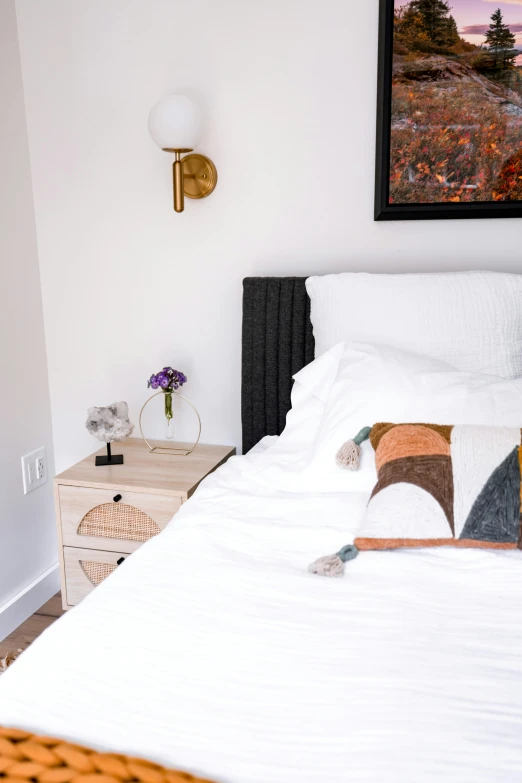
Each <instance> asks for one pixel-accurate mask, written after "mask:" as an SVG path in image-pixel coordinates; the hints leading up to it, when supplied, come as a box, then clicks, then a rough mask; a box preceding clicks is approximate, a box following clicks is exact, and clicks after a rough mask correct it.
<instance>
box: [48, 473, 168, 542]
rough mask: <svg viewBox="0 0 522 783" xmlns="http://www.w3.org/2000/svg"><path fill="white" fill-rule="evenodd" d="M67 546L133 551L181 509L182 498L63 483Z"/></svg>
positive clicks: (62, 516)
mask: <svg viewBox="0 0 522 783" xmlns="http://www.w3.org/2000/svg"><path fill="white" fill-rule="evenodd" d="M58 499H59V503H60V519H61V525H62V541H63V544H64V546H75V547H82V548H84V547H88V548H91V549H102V550H110V551H114V552H120V551H121V550H123V551H126V552H133V551H134V550H135V549H138V547H139V546H141V544H143V542H144V541H148V539H149V538H152V537H153V536H156V535H158V533H160V532H161V531H162V530H163V528H164V527H166V526H167V524H168V523H169V522H170V520H171V519H172V517H173V516H174V514H176V512H177V511H179V509H180V506H181V498H178V497H173V496H171V495H153V494H148V493H141V492H125V491H121V492H117V491H116V490H112V489H93V488H91V487H73V486H67V485H59V487H58Z"/></svg>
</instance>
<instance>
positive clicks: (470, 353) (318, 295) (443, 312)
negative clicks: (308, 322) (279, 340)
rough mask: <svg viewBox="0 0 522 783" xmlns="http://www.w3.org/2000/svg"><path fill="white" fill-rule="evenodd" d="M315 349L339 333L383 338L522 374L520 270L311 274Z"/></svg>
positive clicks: (462, 363) (461, 365) (464, 364)
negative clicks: (507, 271)
mask: <svg viewBox="0 0 522 783" xmlns="http://www.w3.org/2000/svg"><path fill="white" fill-rule="evenodd" d="M306 288H307V291H308V294H309V296H310V299H311V319H312V324H313V328H314V337H315V355H316V356H321V354H322V353H324V352H325V351H327V350H328V349H329V348H331V347H332V346H334V345H336V344H337V343H338V342H340V341H341V340H349V341H357V342H365V343H384V344H386V345H393V346H396V347H398V348H403V349H404V350H408V351H412V352H413V353H419V354H423V355H425V356H431V357H433V358H435V359H441V360H442V361H446V362H449V364H451V365H452V366H453V367H456V368H457V369H459V370H466V371H469V372H482V373H488V374H491V375H496V376H498V377H500V378H520V377H521V376H522V275H510V274H502V273H497V272H455V273H445V274H405V275H375V274H366V273H346V274H338V275H326V276H324V277H309V278H308V280H307V281H306Z"/></svg>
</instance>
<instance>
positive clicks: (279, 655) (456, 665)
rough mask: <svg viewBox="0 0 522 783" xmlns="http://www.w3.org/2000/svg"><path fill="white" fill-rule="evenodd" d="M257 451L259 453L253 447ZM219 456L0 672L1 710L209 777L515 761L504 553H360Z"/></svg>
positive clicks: (355, 773) (338, 779)
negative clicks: (136, 543) (151, 534)
mask: <svg viewBox="0 0 522 783" xmlns="http://www.w3.org/2000/svg"><path fill="white" fill-rule="evenodd" d="M257 453H259V451H258V452H257ZM255 458H256V455H255V454H254V455H252V454H251V455H249V456H248V457H242V458H235V459H233V460H231V461H230V462H229V463H228V464H227V465H226V466H224V467H223V468H222V469H221V470H219V471H218V472H217V473H216V474H214V475H213V476H211V477H209V478H208V479H207V480H206V481H205V482H204V484H203V485H202V486H201V487H200V489H199V490H198V492H197V493H196V495H195V496H194V497H193V499H192V500H191V501H190V502H189V503H188V504H187V505H186V506H185V507H184V508H183V509H182V510H181V512H180V513H179V514H178V515H177V516H176V517H175V519H174V521H173V522H172V524H171V525H170V526H169V527H168V528H167V529H166V530H165V531H164V532H163V533H162V534H161V535H160V536H158V537H157V538H155V539H153V540H152V541H150V542H149V543H148V544H146V545H145V546H143V547H142V548H141V549H140V550H139V551H138V552H137V553H136V554H135V555H133V556H132V558H130V559H129V560H128V561H126V562H125V563H124V564H123V565H122V566H121V567H120V568H119V569H118V570H117V571H116V572H115V574H114V575H113V576H111V577H109V579H107V580H106V581H105V582H104V583H103V584H102V585H101V586H100V587H99V588H98V589H97V590H95V591H94V592H93V593H92V594H91V595H90V596H89V597H88V598H87V599H85V600H84V601H83V603H82V604H81V605H80V606H78V607H77V608H76V609H74V610H72V611H71V612H70V613H69V614H67V615H66V616H65V617H64V618H63V619H61V620H59V621H58V622H56V623H55V624H54V625H53V626H52V627H51V628H50V629H49V630H47V631H46V632H45V633H44V634H43V635H42V636H41V637H40V638H39V639H38V640H37V641H36V642H35V643H34V644H33V645H32V647H30V648H29V649H28V650H27V651H26V652H25V653H24V654H23V656H22V657H21V658H20V659H19V661H17V662H16V663H15V664H14V666H13V667H11V669H9V670H8V671H7V672H6V674H5V675H3V676H2V677H0V724H3V725H14V726H18V727H21V728H28V729H31V730H35V731H38V732H41V733H45V734H55V735H58V736H62V737H64V738H66V739H69V740H73V741H77V742H79V743H84V744H88V745H93V746H95V747H99V748H100V749H108V750H118V751H120V752H125V753H130V754H135V755H140V756H144V757H147V758H149V759H152V760H157V761H159V762H162V763H164V764H167V765H171V766H176V767H181V768H186V769H188V770H190V771H193V772H198V773H200V774H204V775H207V776H209V777H211V778H214V779H216V780H218V781H223V783H312V782H313V783H323V781H328V783H359V781H361V782H362V781H365V782H366V783H367V782H368V781H370V782H372V783H431V782H432V781H433V783H435V781H436V782H437V783H440V781H444V782H445V783H514V782H515V781H519V780H521V779H522V624H521V622H520V614H521V607H522V554H520V553H519V552H504V553H502V552H484V551H465V550H441V549H437V550H426V551H406V550H403V551H396V552H391V553H388V552H368V553H362V554H361V555H360V556H359V557H358V558H357V560H355V561H352V562H351V563H349V564H348V565H347V568H346V576H345V578H344V579H338V580H336V579H322V578H319V577H315V576H311V575H309V574H307V572H306V566H307V564H308V563H309V562H310V561H311V560H313V559H315V558H316V557H317V556H318V555H321V554H327V553H329V552H333V551H335V550H336V549H338V548H339V547H340V546H342V545H343V544H346V543H348V542H349V541H350V539H351V535H352V534H353V530H354V528H355V526H356V524H357V523H358V521H359V519H360V516H361V514H362V512H363V510H364V503H365V497H364V496H362V495H353V494H344V495H319V496H305V495H300V494H296V495H292V494H289V493H282V492H273V491H271V490H270V489H268V488H266V487H265V488H263V487H261V486H259V485H256V484H254V483H253V482H249V480H248V479H247V478H246V477H244V476H243V475H241V471H242V470H243V469H244V467H245V464H246V463H245V460H250V461H253V460H255Z"/></svg>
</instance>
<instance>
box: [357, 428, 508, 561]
mask: <svg viewBox="0 0 522 783" xmlns="http://www.w3.org/2000/svg"><path fill="white" fill-rule="evenodd" d="M370 441H371V443H372V445H373V448H374V449H375V459H376V467H377V475H378V481H377V484H376V486H375V488H374V490H373V493H372V496H371V499H370V502H369V504H368V508H367V512H366V517H365V520H364V522H363V525H362V528H361V529H360V531H359V535H358V537H357V538H356V539H355V541H354V544H355V546H356V547H357V548H358V549H360V550H364V549H396V548H398V547H419V546H420V547H428V546H457V547H483V548H485V549H516V548H517V547H518V548H519V549H522V532H521V480H520V476H521V460H522V449H521V431H520V429H518V428H501V427H498V428H497V427H482V426H475V427H470V426H439V425H436V424H376V425H375V426H374V427H373V428H372V430H371V433H370Z"/></svg>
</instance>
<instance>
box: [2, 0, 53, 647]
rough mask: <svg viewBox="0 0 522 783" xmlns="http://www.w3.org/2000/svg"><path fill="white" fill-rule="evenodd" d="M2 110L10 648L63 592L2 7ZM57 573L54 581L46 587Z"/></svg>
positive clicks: (13, 52) (21, 153) (27, 210)
mask: <svg viewBox="0 0 522 783" xmlns="http://www.w3.org/2000/svg"><path fill="white" fill-rule="evenodd" d="M0 105H1V106H2V122H1V123H0V172H1V176H0V387H1V389H2V395H1V399H2V423H1V430H0V476H1V481H0V639H1V638H3V637H4V636H5V635H7V634H8V633H10V631H11V630H13V628H15V627H16V626H17V625H18V624H19V623H20V622H22V621H23V620H25V618H26V616H28V615H29V614H31V613H32V612H33V611H35V609H36V608H37V607H38V606H40V605H41V604H42V603H44V601H46V600H47V599H48V598H50V596H51V595H52V593H53V592H56V590H57V589H58V572H57V570H55V571H54V576H53V575H52V573H53V572H52V569H53V566H55V564H56V561H57V559H58V557H57V550H56V541H55V532H54V530H55V524H54V511H53V498H52V482H50V481H49V482H48V483H47V484H46V485H44V486H42V487H40V488H39V489H37V490H35V491H34V492H33V493H31V494H30V495H26V496H24V494H23V485H22V471H21V463H20V457H21V456H22V455H23V454H26V453H27V452H29V451H32V450H33V449H36V448H38V447H39V446H45V447H46V449H47V460H48V467H49V471H53V469H54V462H53V447H52V430H51V411H50V403H49V389H48V380H47V366H46V356H45V341H44V329H43V317H42V303H41V292H40V277H39V272H38V252H37V246H36V231H35V222H34V210H33V196H32V191H31V170H30V164H29V148H28V144H27V132H26V126H25V111H24V97H23V89H22V74H21V69H20V58H19V50H18V39H17V30H16V14H15V4H14V0H2V2H1V3H0ZM49 569H51V577H50V578H49V574H47V577H44V578H43V579H41V577H42V576H43V575H44V574H45V572H48V570H49ZM28 588H29V589H28ZM17 599H20V600H17Z"/></svg>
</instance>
